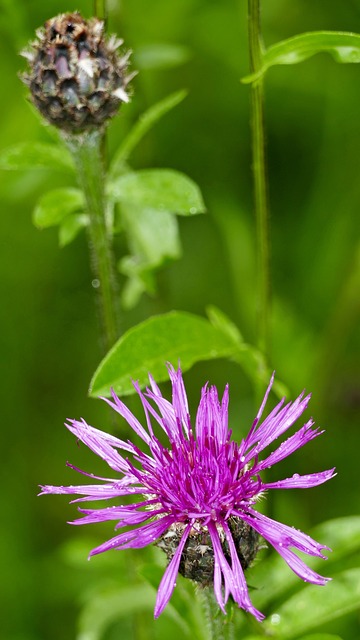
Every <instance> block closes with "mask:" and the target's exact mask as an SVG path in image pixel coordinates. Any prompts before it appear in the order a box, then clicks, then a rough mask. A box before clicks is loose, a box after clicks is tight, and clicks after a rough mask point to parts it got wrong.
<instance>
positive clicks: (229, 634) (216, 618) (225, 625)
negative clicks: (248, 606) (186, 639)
mask: <svg viewBox="0 0 360 640" xmlns="http://www.w3.org/2000/svg"><path fill="white" fill-rule="evenodd" d="M200 593H201V597H202V600H203V603H204V609H205V616H206V621H207V624H208V629H209V632H210V633H209V640H234V621H233V615H232V611H231V612H230V613H228V615H226V616H225V615H224V614H223V612H222V611H221V610H220V609H219V605H218V603H217V601H216V598H215V595H214V591H213V589H211V588H209V587H206V588H205V589H202V590H201V592H200Z"/></svg>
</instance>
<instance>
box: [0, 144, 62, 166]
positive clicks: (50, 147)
mask: <svg viewBox="0 0 360 640" xmlns="http://www.w3.org/2000/svg"><path fill="white" fill-rule="evenodd" d="M35 167H41V168H45V169H52V170H54V169H55V170H58V171H66V172H73V171H74V166H73V162H72V159H71V156H70V154H69V153H68V152H67V151H66V149H64V148H63V147H61V146H60V145H59V146H57V145H55V144H45V143H42V142H21V143H19V144H17V145H15V146H13V147H10V148H8V149H2V150H1V151H0V169H7V170H16V169H33V168H35Z"/></svg>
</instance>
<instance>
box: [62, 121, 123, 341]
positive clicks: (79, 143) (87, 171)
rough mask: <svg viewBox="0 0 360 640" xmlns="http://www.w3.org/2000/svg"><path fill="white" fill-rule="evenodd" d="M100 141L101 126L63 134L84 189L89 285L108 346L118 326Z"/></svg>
mask: <svg viewBox="0 0 360 640" xmlns="http://www.w3.org/2000/svg"><path fill="white" fill-rule="evenodd" d="M102 142H103V134H102V131H101V130H95V131H92V132H90V133H83V134H81V135H78V136H68V137H67V138H66V144H67V147H68V148H69V150H70V152H71V153H72V156H73V158H74V162H75V166H76V170H77V177H78V182H79V185H80V187H81V189H82V191H83V192H84V196H85V200H86V205H87V210H88V215H89V225H88V233H89V246H90V253H91V266H92V270H93V278H94V279H93V286H94V288H95V290H96V292H97V295H98V307H99V313H100V318H101V326H102V334H103V346H104V349H105V350H108V349H110V347H112V345H113V344H114V342H115V341H116V339H117V338H118V337H119V327H118V313H117V300H118V295H117V286H116V276H115V269H114V266H113V265H114V260H113V256H112V249H111V230H110V229H109V228H108V225H107V220H106V203H105V194H104V166H103V159H102V152H101V149H102Z"/></svg>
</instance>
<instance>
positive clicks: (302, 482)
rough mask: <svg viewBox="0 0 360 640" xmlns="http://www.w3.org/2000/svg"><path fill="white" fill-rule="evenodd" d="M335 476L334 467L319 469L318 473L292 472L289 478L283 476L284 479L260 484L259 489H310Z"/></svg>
mask: <svg viewBox="0 0 360 640" xmlns="http://www.w3.org/2000/svg"><path fill="white" fill-rule="evenodd" d="M334 476H336V473H335V467H333V469H328V470H327V471H319V472H318V473H308V474H307V475H304V476H300V475H299V474H298V473H294V475H293V476H292V477H291V478H285V479H284V480H278V481H277V482H266V483H264V484H263V485H262V487H261V490H266V489H310V488H311V487H317V486H318V485H319V484H323V482H327V480H330V479H331V478H333V477H334Z"/></svg>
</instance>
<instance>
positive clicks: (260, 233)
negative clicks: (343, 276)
mask: <svg viewBox="0 0 360 640" xmlns="http://www.w3.org/2000/svg"><path fill="white" fill-rule="evenodd" d="M248 20H249V54H250V70H251V72H252V73H256V72H257V71H258V70H259V68H260V67H261V60H262V40H261V26H260V0H248ZM251 129H252V163H253V164H252V170H253V179H254V201H255V202H254V204H255V216H256V231H257V277H258V302H257V342H258V347H259V349H260V350H261V351H262V352H263V354H264V355H265V359H267V358H268V357H269V350H270V330H269V321H270V275H269V272H270V266H269V263H270V248H269V228H268V227H269V213H268V193H267V182H266V161H265V134H264V90H263V80H262V78H261V79H259V80H256V81H255V82H254V83H253V84H252V87H251Z"/></svg>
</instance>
